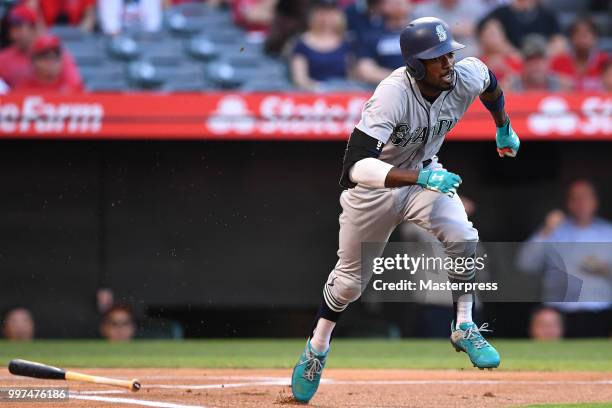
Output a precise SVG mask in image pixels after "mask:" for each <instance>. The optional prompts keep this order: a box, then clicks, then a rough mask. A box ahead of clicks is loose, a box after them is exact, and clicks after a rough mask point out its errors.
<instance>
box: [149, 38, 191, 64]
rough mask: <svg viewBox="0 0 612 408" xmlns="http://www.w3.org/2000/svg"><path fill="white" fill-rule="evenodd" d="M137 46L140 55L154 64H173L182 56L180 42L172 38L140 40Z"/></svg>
mask: <svg viewBox="0 0 612 408" xmlns="http://www.w3.org/2000/svg"><path fill="white" fill-rule="evenodd" d="M139 47H140V49H141V50H142V52H141V56H142V57H143V58H144V59H146V60H148V61H150V62H151V63H153V64H155V65H174V64H176V63H177V61H180V60H181V59H182V58H184V51H183V44H182V42H181V41H180V40H175V39H172V38H166V39H163V40H160V41H146V42H140V43H139Z"/></svg>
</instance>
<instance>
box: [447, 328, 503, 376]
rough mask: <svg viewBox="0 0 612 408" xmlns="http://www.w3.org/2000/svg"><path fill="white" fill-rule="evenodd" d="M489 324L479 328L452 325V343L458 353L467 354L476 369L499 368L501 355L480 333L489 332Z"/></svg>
mask: <svg viewBox="0 0 612 408" xmlns="http://www.w3.org/2000/svg"><path fill="white" fill-rule="evenodd" d="M487 327H489V324H488V323H483V324H482V326H480V327H478V326H476V324H474V323H472V322H470V323H461V324H460V325H459V327H458V328H457V327H455V322H454V321H453V322H452V323H451V337H450V341H451V343H452V345H453V347H454V348H455V350H456V351H457V352H460V351H463V352H465V353H466V354H467V355H468V357H470V360H471V361H472V364H474V367H478V368H480V369H481V370H483V369H485V368H488V369H492V368H497V367H498V366H499V361H500V357H499V353H498V352H497V350H495V347H493V346H492V345H491V344H489V342H488V341H486V340H485V338H484V337H482V334H480V332H484V331H488V332H490V331H491V330H487Z"/></svg>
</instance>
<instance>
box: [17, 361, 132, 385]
mask: <svg viewBox="0 0 612 408" xmlns="http://www.w3.org/2000/svg"><path fill="white" fill-rule="evenodd" d="M8 369H9V372H10V373H11V374H14V375H22V376H25V377H34V378H44V379H46V380H67V381H82V382H89V383H94V384H104V385H113V386H115V387H121V388H127V389H128V390H130V391H138V390H139V389H140V382H139V381H138V380H137V379H133V380H119V379H116V378H108V377H99V376H96V375H89V374H82V373H77V372H75V371H66V370H64V369H61V368H57V367H53V366H49V365H46V364H41V363H35V362H33V361H27V360H11V362H10V363H9V366H8Z"/></svg>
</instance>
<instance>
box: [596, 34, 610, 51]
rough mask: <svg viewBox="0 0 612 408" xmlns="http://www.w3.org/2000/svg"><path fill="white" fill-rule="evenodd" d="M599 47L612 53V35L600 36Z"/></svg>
mask: <svg viewBox="0 0 612 408" xmlns="http://www.w3.org/2000/svg"><path fill="white" fill-rule="evenodd" d="M599 47H600V48H601V49H602V50H604V51H606V52H609V53H612V37H604V38H600V39H599Z"/></svg>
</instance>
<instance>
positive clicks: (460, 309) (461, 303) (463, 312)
mask: <svg viewBox="0 0 612 408" xmlns="http://www.w3.org/2000/svg"><path fill="white" fill-rule="evenodd" d="M473 304H474V301H473V297H472V294H471V293H469V294H465V295H461V296H459V299H457V322H456V325H457V327H459V325H460V324H461V323H471V322H472V305H473Z"/></svg>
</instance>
